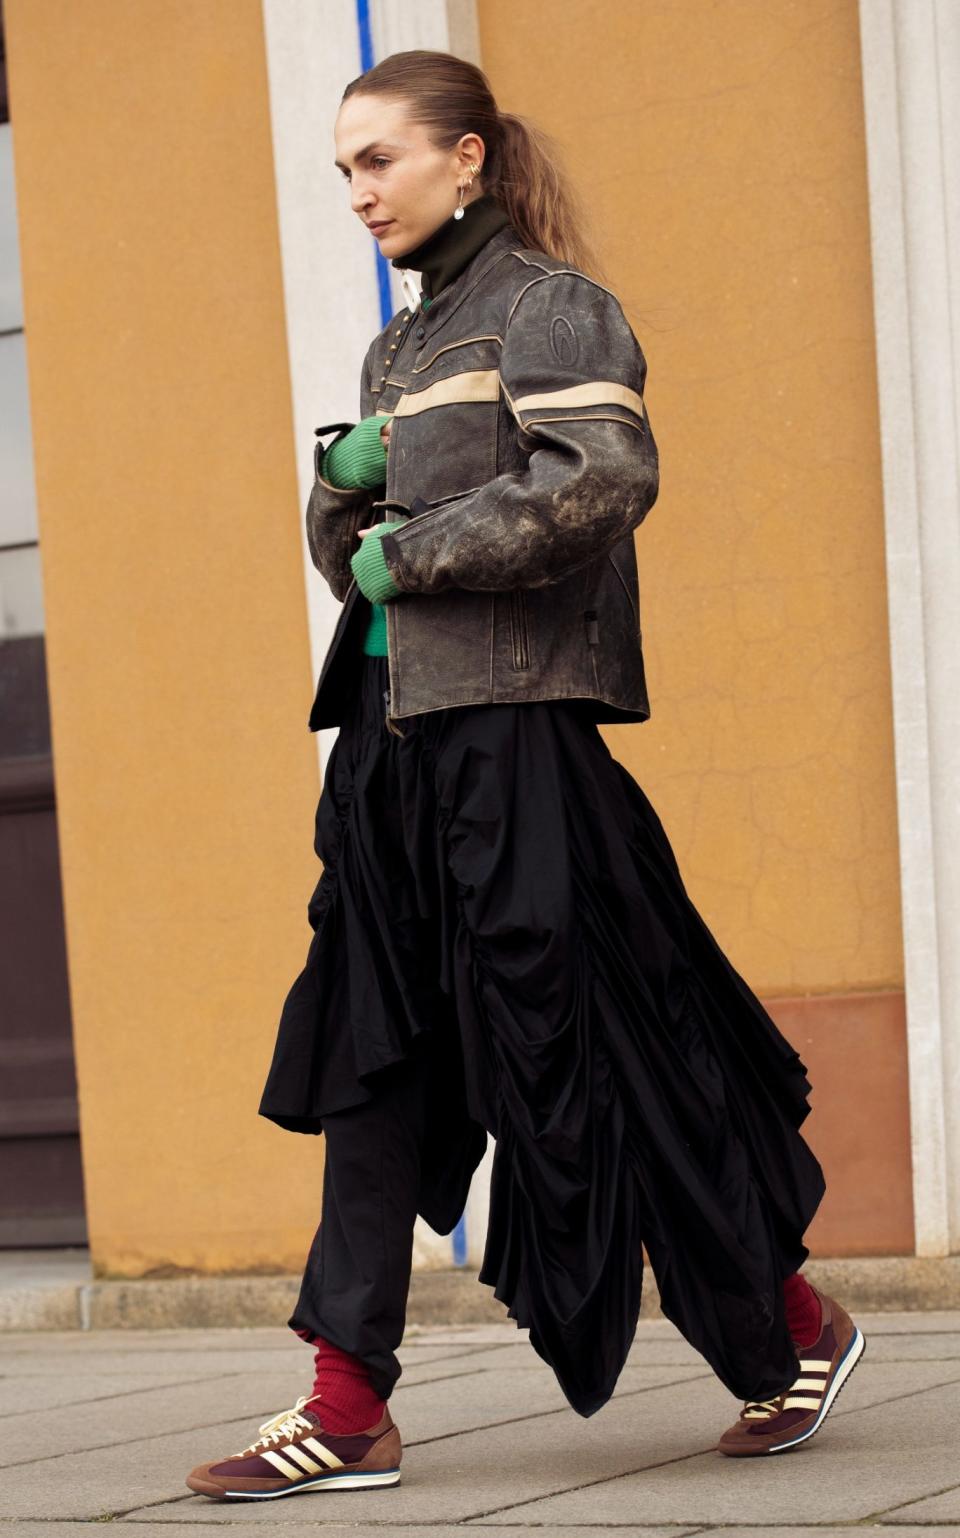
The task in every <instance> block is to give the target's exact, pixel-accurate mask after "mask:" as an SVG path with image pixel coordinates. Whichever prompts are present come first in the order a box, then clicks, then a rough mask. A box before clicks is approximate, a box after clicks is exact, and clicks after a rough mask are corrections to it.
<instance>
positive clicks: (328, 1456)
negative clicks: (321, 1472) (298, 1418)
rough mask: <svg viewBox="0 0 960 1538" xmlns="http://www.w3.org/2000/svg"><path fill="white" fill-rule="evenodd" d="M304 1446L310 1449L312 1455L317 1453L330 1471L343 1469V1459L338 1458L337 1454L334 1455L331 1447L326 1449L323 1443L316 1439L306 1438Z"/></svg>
mask: <svg viewBox="0 0 960 1538" xmlns="http://www.w3.org/2000/svg"><path fill="white" fill-rule="evenodd" d="M302 1445H303V1446H304V1447H309V1449H310V1451H311V1452H312V1453H316V1455H317V1457H318V1458H320V1459H322V1461H323V1462H324V1463H325V1464H326V1465H327V1468H328V1469H342V1468H343V1459H342V1458H338V1457H337V1455H336V1453H332V1452H331V1451H330V1449H329V1447H324V1445H323V1443H322V1442H318V1441H317V1439H316V1437H304V1439H303V1443H302Z"/></svg>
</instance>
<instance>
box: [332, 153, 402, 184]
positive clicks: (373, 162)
mask: <svg viewBox="0 0 960 1538" xmlns="http://www.w3.org/2000/svg"><path fill="white" fill-rule="evenodd" d="M378 160H379V161H381V162H382V164H383V165H385V166H388V165H389V164H390V161H389V160H388V158H387V156H386V155H371V157H370V164H371V165H376V163H377V161H378ZM340 175H341V176H342V177H343V179H344V181H345V182H348V181H349V180H350V172H349V171H341V172H340Z"/></svg>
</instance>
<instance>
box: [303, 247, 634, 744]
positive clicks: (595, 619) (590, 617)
mask: <svg viewBox="0 0 960 1538" xmlns="http://www.w3.org/2000/svg"><path fill="white" fill-rule="evenodd" d="M646 371H647V369H646V362H645V360H644V356H643V353H642V351H641V349H640V345H639V343H638V342H637V340H636V337H635V336H634V335H633V332H632V331H631V329H630V326H629V325H628V323H627V321H626V318H625V316H624V314H623V311H622V309H621V307H620V304H619V302H618V300H617V299H616V298H615V296H614V295H613V294H612V293H611V292H610V290H609V289H607V288H604V287H603V286H602V285H601V284H599V283H597V282H595V281H594V280H593V279H591V278H589V277H586V276H585V275H584V274H583V273H581V272H578V271H576V270H575V269H572V268H570V267H568V266H566V265H565V264H564V263H563V262H562V261H559V260H557V259H555V258H554V257H551V256H547V255H545V254H544V253H543V252H540V251H535V250H531V249H529V248H528V247H526V246H525V245H524V243H523V240H522V238H521V237H520V236H519V235H518V234H517V232H516V230H515V229H514V228H513V227H512V226H510V225H508V226H506V227H504V228H502V229H501V230H499V231H497V233H495V234H494V235H492V236H491V238H490V239H489V240H488V241H487V242H486V244H485V245H484V246H482V247H481V249H480V250H479V252H478V253H477V254H476V255H475V256H474V257H473V258H472V259H471V260H470V261H469V262H468V264H467V265H466V267H465V268H464V269H463V271H462V272H461V273H460V275H459V276H458V277H457V278H456V279H455V280H454V281H452V282H451V283H449V284H448V285H447V286H446V287H444V288H443V289H441V291H440V292H439V293H438V294H437V296H436V298H435V299H434V300H433V301H432V303H431V304H430V306H429V309H428V310H427V311H424V310H423V309H422V307H421V306H418V307H417V308H416V309H415V310H413V311H411V310H409V309H405V310H401V311H400V312H399V313H398V314H397V315H396V316H394V318H393V319H392V320H391V321H390V322H389V324H388V325H387V326H386V327H385V328H384V329H383V331H381V333H380V334H379V336H377V337H376V338H375V339H374V341H373V342H372V343H371V345H370V347H369V349H368V351H367V355H366V358H365V359H364V363H363V369H362V375H361V387H360V417H361V418H363V417H367V416H371V415H373V414H377V415H382V416H384V417H386V416H390V417H392V418H393V422H392V427H391V433H390V446H389V450H388V453H387V476H386V485H385V487H383V488H380V487H378V488H376V490H377V491H380V490H385V492H386V496H385V497H379V498H378V497H376V496H375V493H374V492H373V491H369V490H358V489H354V488H347V489H341V488H338V487H336V486H333V485H331V484H330V482H328V481H326V480H324V479H323V477H322V476H321V474H320V468H319V467H320V463H321V460H322V457H323V453H324V451H325V449H326V448H329V446H330V442H333V441H335V438H330V441H329V442H327V443H326V444H325V443H324V442H323V439H324V437H326V436H327V435H328V434H335V437H341V436H343V435H344V434H346V433H347V432H349V431H350V429H351V428H352V427H353V426H354V425H355V424H354V423H353V422H338V423H333V424H330V425H328V426H326V427H318V428H317V429H316V434H317V444H316V448H315V470H316V474H315V479H314V484H313V488H312V490H311V493H310V499H309V503H308V506H307V513H306V520H307V538H308V543H309V547H310V553H311V557H312V559H313V562H314V565H315V566H316V567H317V568H318V570H319V571H320V572H321V573H322V574H323V576H324V578H325V579H326V581H327V583H328V584H329V586H330V589H331V591H332V592H333V594H334V596H335V597H336V598H338V599H341V600H342V601H343V608H342V609H341V612H340V615H339V618H338V622H337V625H336V628H335V631H334V634H333V637H332V639H331V642H330V646H329V648H328V650H327V655H326V658H325V660H324V663H323V667H322V670H321V674H320V679H319V682H318V685H317V691H316V696H315V699H314V702H313V708H312V710H311V713H310V721H309V725H310V730H311V731H318V730H319V729H320V728H321V727H328V726H339V725H340V724H341V723H342V721H343V720H344V718H345V714H346V712H347V710H348V708H349V706H350V703H351V701H352V700H353V698H354V696H355V693H356V691H357V689H358V688H359V668H360V661H361V658H362V656H363V653H362V638H363V635H364V632H365V630H366V627H367V623H368V621H369V618H370V604H369V602H368V600H367V599H366V598H364V596H363V594H362V593H361V592H360V590H359V588H358V587H357V585H356V581H355V579H354V577H353V575H352V572H351V568H350V557H351V555H352V554H353V552H354V551H355V550H356V548H357V546H358V545H359V543H360V540H359V537H358V535H357V530H358V529H360V528H365V527H368V526H371V525H373V524H375V523H377V522H379V521H389V522H400V523H401V524H402V527H400V528H398V529H394V530H392V531H390V532H388V533H386V534H384V535H383V536H381V538H382V549H383V553H384V558H385V560H386V563H387V566H388V569H389V571H390V573H391V575H392V577H393V579H394V582H395V583H396V584H397V586H398V587H399V588H400V590H401V591H400V595H399V596H398V597H396V598H393V599H390V600H389V601H388V602H387V603H386V605H385V610H386V622H387V666H388V677H389V689H388V691H387V692H386V694H385V698H384V714H385V717H386V722H387V727H388V729H389V730H390V731H392V732H394V733H396V734H397V735H400V736H403V735H404V733H403V731H402V728H400V727H398V726H397V725H396V724H395V722H396V721H397V720H398V719H401V718H403V717H405V716H415V715H419V714H421V713H422V712H423V711H427V710H437V709H439V708H442V707H446V706H453V705H468V704H481V703H482V704H500V703H506V702H511V703H513V702H523V701H532V700H553V699H577V700H582V701H583V702H584V706H583V708H584V709H585V710H586V711H587V712H588V714H589V716H590V718H591V719H592V720H594V721H598V722H599V721H643V720H646V719H647V718H648V717H649V715H650V705H649V701H648V698H647V690H646V680H645V676H644V667H643V656H642V649H641V629H640V611H639V592H638V578H637V561H636V552H635V549H634V540H633V530H634V529H635V528H636V527H637V526H638V525H639V524H640V523H641V522H642V521H643V519H644V517H645V516H646V514H647V513H648V512H649V510H650V508H651V507H652V506H653V504H654V502H655V501H656V497H657V491H658V487H659V466H658V456H657V447H656V443H655V442H654V437H653V433H652V432H651V429H650V422H649V418H648V415H647V411H646V407H645V405H644V400H643V387H644V380H645V376H646Z"/></svg>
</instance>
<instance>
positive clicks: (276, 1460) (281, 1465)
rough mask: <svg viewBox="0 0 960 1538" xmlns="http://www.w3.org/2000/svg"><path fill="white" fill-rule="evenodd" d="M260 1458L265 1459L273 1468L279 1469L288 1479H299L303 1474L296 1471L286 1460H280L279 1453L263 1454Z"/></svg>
mask: <svg viewBox="0 0 960 1538" xmlns="http://www.w3.org/2000/svg"><path fill="white" fill-rule="evenodd" d="M260 1456H261V1457H263V1458H266V1460H267V1462H268V1463H272V1464H273V1466H274V1468H275V1469H279V1471H280V1473H281V1474H286V1476H287V1478H288V1479H299V1478H300V1476H301V1475H302V1473H303V1470H302V1469H298V1468H297V1465H296V1464H295V1463H288V1462H287V1460H286V1458H281V1456H280V1454H279V1453H274V1452H264V1453H261V1455H260Z"/></svg>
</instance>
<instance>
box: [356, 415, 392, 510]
mask: <svg viewBox="0 0 960 1538" xmlns="http://www.w3.org/2000/svg"><path fill="white" fill-rule="evenodd" d="M392 426H393V417H390V418H389V419H388V421H387V422H386V423H385V424H384V426H383V427H381V429H380V441H381V442H382V444H383V446H384V448H385V449H388V450H389V448H390V429H391V427H392ZM369 533H370V530H369V529H358V530H357V534H358V535H359V537H360V538H361V539H362V538H363V536H364V535H365V534H369Z"/></svg>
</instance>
